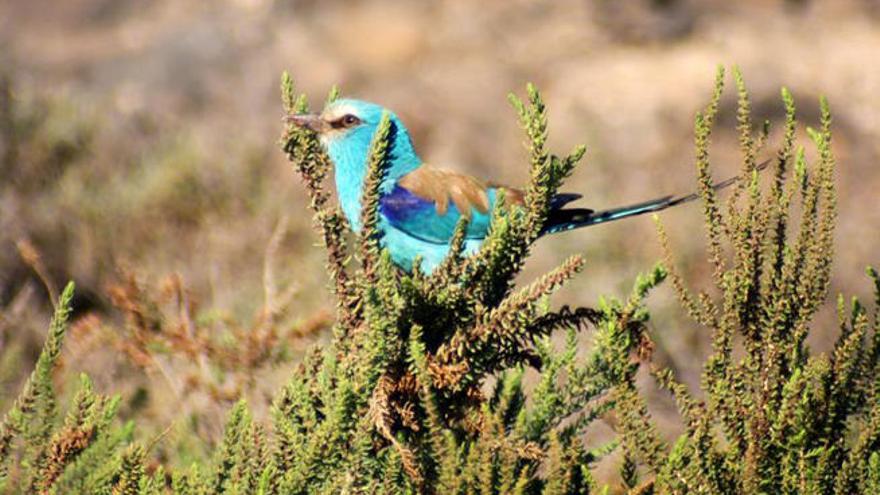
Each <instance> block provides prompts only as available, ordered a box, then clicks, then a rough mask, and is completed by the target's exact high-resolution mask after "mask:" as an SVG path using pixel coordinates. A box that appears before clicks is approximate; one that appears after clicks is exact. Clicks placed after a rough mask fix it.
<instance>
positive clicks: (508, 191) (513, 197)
mask: <svg viewBox="0 0 880 495" xmlns="http://www.w3.org/2000/svg"><path fill="white" fill-rule="evenodd" d="M489 187H494V188H496V189H498V190H499V191H501V192H503V193H504V201H505V202H506V204H507V205H508V206H509V205H519V206H522V205H523V203H525V197H526V194H525V193H524V192H523V191H522V190H521V189H514V188H512V187H507V186H502V185H500V184H492V183H489Z"/></svg>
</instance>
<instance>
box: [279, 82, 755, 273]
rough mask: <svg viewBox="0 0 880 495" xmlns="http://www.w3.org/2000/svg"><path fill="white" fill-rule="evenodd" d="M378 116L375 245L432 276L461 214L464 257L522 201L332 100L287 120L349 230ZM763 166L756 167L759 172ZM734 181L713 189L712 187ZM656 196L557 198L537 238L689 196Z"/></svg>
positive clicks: (403, 132) (357, 105)
mask: <svg viewBox="0 0 880 495" xmlns="http://www.w3.org/2000/svg"><path fill="white" fill-rule="evenodd" d="M384 112H387V113H388V115H389V118H390V123H391V126H392V127H391V128H392V130H393V132H392V133H391V134H390V140H389V141H390V142H389V153H390V154H389V156H388V167H387V169H386V174H385V178H384V180H383V182H382V184H380V186H379V194H380V198H379V219H378V229H379V231H380V232H381V233H382V241H381V242H382V245H383V246H384V247H385V248H386V249H388V251H389V252H390V255H391V258H392V260H393V261H394V263H395V264H396V265H397V266H399V267H401V268H403V269H404V270H406V271H411V270H412V266H413V260H414V259H415V258H416V256H421V258H422V264H421V268H422V270H423V271H425V272H427V273H430V272H432V271H433V270H434V269H435V268H436V267H437V266H438V265H439V264H440V262H441V261H443V259H444V258H445V257H446V255H447V254H448V253H449V247H450V246H449V243H450V241H451V239H452V236H453V233H454V232H455V227H456V224H457V223H458V221H459V219H460V218H461V217H462V216H465V217H467V218H468V225H467V232H466V236H465V242H464V244H465V245H464V252H465V254H470V253H473V252H474V251H476V250H477V249H479V247H480V244H481V243H482V242H483V239H484V238H485V237H486V235H487V234H488V230H489V223H490V218H491V214H492V208H493V205H494V204H495V202H496V201H497V200H498V198H499V197H500V196H502V195H503V196H504V200H505V203H506V204H508V205H509V204H520V205H521V204H522V203H523V196H524V195H523V192H522V191H521V190H518V189H515V188H511V187H506V186H502V185H498V184H494V183H491V182H485V181H482V180H479V179H477V178H474V177H471V176H469V175H465V174H462V173H458V172H454V171H450V170H444V169H441V168H437V167H434V166H431V165H428V164H426V163H424V162H422V159H421V158H419V155H418V154H417V153H416V150H415V148H414V147H413V144H412V140H411V139H410V136H409V132H408V131H407V129H406V127H405V126H404V125H403V122H401V121H400V119H399V118H398V117H397V115H395V114H394V113H393V112H390V111H388V110H386V109H385V108H383V107H381V106H380V105H377V104H375V103H369V102H365V101H360V100H354V99H340V100H336V101H334V102H332V103H330V104H328V105H327V106H326V108H324V111H323V112H321V113H320V114H297V115H290V116H288V117H287V118H286V119H287V121H288V122H289V123H292V124H295V125H297V126H299V127H302V128H307V129H310V130H312V131H314V132H315V133H317V135H318V137H319V139H320V142H321V144H322V146H323V147H324V149H325V150H326V151H327V154H328V155H329V157H330V159H331V160H332V162H333V164H334V168H335V178H336V191H337V196H338V199H339V202H340V205H341V206H342V210H343V213H344V214H345V216H346V217H347V218H348V221H349V223H350V225H351V227H352V229H353V230H354V231H355V232H357V231H359V230H360V228H361V218H360V215H361V196H362V194H363V186H364V180H365V178H366V175H367V167H368V156H369V153H370V144H371V141H372V139H373V134H375V132H376V130H377V128H378V126H379V123H380V121H381V119H382V115H383V113H384ZM764 165H766V162H765V163H763V164H761V166H760V167H761V168H763V166H764ZM735 180H736V178H733V179H729V180H727V181H724V182H721V183H719V184H716V185H715V187H716V188H721V187H725V186H727V185H730V184H732V183H733V182H735ZM697 197H698V196H697V195H696V194H691V195H688V196H679V197H675V196H664V197H662V198H657V199H653V200H651V201H645V202H643V203H638V204H634V205H629V206H624V207H620V208H612V209H609V210H602V211H594V210H590V209H586V208H566V205H568V204H569V203H571V202H572V201H574V200H576V199H579V198H581V195H580V194H570V193H569V194H557V195H556V196H555V197H554V199H553V201H552V203H551V211H550V215H549V217H548V218H547V221H546V223H545V225H544V227H543V231H542V235H543V234H553V233H557V232H563V231H568V230H572V229H576V228H580V227H587V226H589V225H596V224H599V223H605V222H611V221H614V220H620V219H622V218H627V217H631V216H634V215H641V214H643V213H648V212H654V211H659V210H663V209H665V208H669V207H670V206H674V205H677V204H680V203H683V202H687V201H691V200H693V199H696V198H697Z"/></svg>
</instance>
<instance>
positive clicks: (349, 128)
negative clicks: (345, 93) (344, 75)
mask: <svg viewBox="0 0 880 495" xmlns="http://www.w3.org/2000/svg"><path fill="white" fill-rule="evenodd" d="M384 113H387V114H388V118H389V119H390V121H391V129H390V132H389V141H390V142H389V153H390V155H389V158H390V162H391V163H390V168H389V170H388V171H387V173H388V175H387V177H389V178H391V179H394V178H396V177H399V176H401V175H403V174H405V173H406V172H409V171H411V170H413V169H414V168H415V167H417V166H418V165H419V164H421V160H420V159H419V157H418V155H416V153H415V150H414V149H413V145H412V141H411V140H410V137H409V133H408V132H407V130H406V127H404V125H403V123H402V122H401V121H400V119H399V118H398V117H397V115H395V114H394V113H393V112H391V111H390V110H388V109H386V108H384V107H382V106H381V105H377V104H375V103H370V102H367V101H362V100H355V99H339V100H336V101H334V102H332V103H328V104H327V106H326V107H325V108H324V110H323V111H322V112H321V113H317V114H315V113H305V114H296V115H288V116H287V117H286V118H285V120H286V121H287V122H288V123H291V124H294V125H296V126H298V127H300V128H304V129H309V130H311V131H313V132H315V133H316V134H317V135H318V138H319V139H320V141H321V144H322V145H323V146H324V148H325V149H326V150H327V152H328V154H329V155H330V158H331V159H332V160H333V162H334V163H335V165H336V169H337V174H338V173H343V174H349V173H355V174H358V175H360V174H361V173H363V172H364V171H365V170H366V159H367V156H368V155H369V152H370V151H369V150H370V143H371V142H372V140H373V135H374V134H375V133H376V130H377V129H378V128H379V124H380V122H381V121H382V115H383V114H384Z"/></svg>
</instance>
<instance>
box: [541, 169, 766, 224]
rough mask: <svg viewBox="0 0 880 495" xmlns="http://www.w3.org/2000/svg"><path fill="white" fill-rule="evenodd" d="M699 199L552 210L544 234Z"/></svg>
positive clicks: (732, 181)
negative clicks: (616, 206)
mask: <svg viewBox="0 0 880 495" xmlns="http://www.w3.org/2000/svg"><path fill="white" fill-rule="evenodd" d="M770 161H771V160H766V161H764V162H761V163H760V164H758V165H757V166H755V170H757V171H761V170H764V169H765V168H767V165H769V164H770ZM739 180H740V176H735V177H731V178H730V179H727V180H724V181H721V182H719V183H717V184H715V185H713V186H712V189H715V190H716V191H717V190H719V189H724V188H725V187H728V186H730V185H732V184H735V183H736V182H737V181H739ZM699 197H700V195H699V194H697V193H692V194H688V195H687V196H664V197H662V198H657V199H652V200H650V201H644V202H642V203H636V204H634V205H629V206H621V207H619V208H611V209H609V210H601V211H594V210H590V209H588V208H569V209H558V210H553V211H551V213H550V216H549V217H548V218H547V222H546V223H545V225H544V229H543V233H544V234H553V233H556V232H564V231H567V230H573V229H578V228H581V227H588V226H590V225H596V224H599V223H606V222H613V221H615V220H621V219H623V218H628V217H633V216H636V215H642V214H644V213H652V212H655V211H660V210H665V209H666V208H669V207H672V206H675V205H680V204H682V203H688V202H690V201H693V200H695V199H698V198H699Z"/></svg>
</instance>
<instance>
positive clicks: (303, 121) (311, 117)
mask: <svg viewBox="0 0 880 495" xmlns="http://www.w3.org/2000/svg"><path fill="white" fill-rule="evenodd" d="M284 122H287V123H288V124H293V125H295V126H297V127H301V128H303V129H309V130H312V131H315V132H317V133H321V132H324V131H326V130H327V127H328V125H327V122H325V121H324V119H322V118H321V116H320V115H317V114H313V113H300V114H294V115H288V116H286V117H284Z"/></svg>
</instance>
